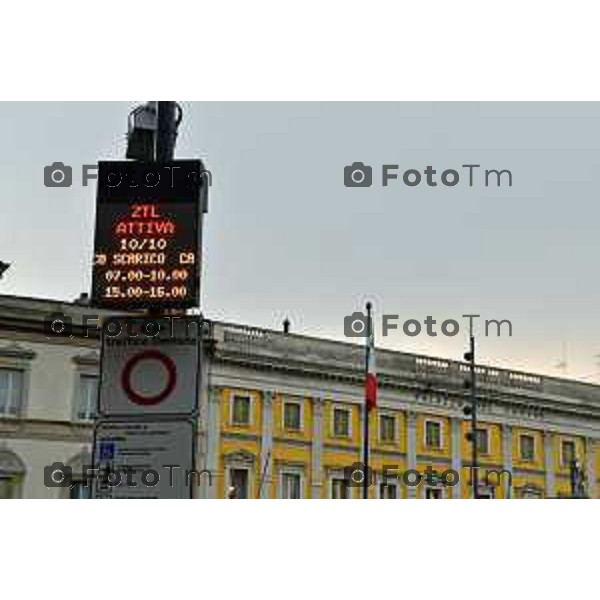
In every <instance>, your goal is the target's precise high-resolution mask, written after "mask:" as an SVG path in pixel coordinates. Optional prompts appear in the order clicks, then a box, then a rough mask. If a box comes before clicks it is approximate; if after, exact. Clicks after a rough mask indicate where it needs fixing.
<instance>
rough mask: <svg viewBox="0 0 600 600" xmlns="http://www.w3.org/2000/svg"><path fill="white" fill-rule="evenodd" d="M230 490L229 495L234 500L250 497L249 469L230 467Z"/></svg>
mask: <svg viewBox="0 0 600 600" xmlns="http://www.w3.org/2000/svg"><path fill="white" fill-rule="evenodd" d="M229 486H230V489H229V492H228V497H229V498H230V499H233V500H245V499H247V498H249V493H250V492H249V487H248V486H249V477H248V469H229Z"/></svg>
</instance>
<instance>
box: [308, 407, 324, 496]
mask: <svg viewBox="0 0 600 600" xmlns="http://www.w3.org/2000/svg"><path fill="white" fill-rule="evenodd" d="M312 406H313V439H312V452H311V468H310V470H311V497H312V498H315V499H319V498H321V491H322V489H323V465H322V461H323V458H322V457H323V412H324V410H325V401H324V400H323V398H315V399H314V400H313V404H312Z"/></svg>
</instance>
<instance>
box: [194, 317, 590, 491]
mask: <svg viewBox="0 0 600 600" xmlns="http://www.w3.org/2000/svg"><path fill="white" fill-rule="evenodd" d="M212 337H213V343H212V352H211V356H210V357H207V362H209V364H210V365H211V366H210V368H209V369H210V371H211V375H210V377H209V378H208V386H207V392H206V399H205V402H204V404H203V406H204V414H205V415H206V419H205V420H204V423H205V427H204V430H203V433H202V437H203V444H202V447H203V448H204V454H203V458H204V462H203V465H204V467H205V468H206V469H208V470H209V471H210V472H211V473H212V474H213V482H212V483H213V484H212V486H210V489H208V488H207V489H205V490H203V495H204V497H212V498H224V497H227V496H228V495H230V496H232V497H244V498H246V497H247V498H323V499H325V498H359V497H362V493H363V490H362V488H361V486H360V485H359V482H357V481H350V480H349V479H348V477H349V475H350V474H351V473H352V472H353V469H356V468H360V465H361V464H362V456H363V448H362V438H363V434H362V432H363V415H364V411H363V403H364V400H363V369H364V367H363V364H362V360H363V356H364V349H363V348H362V347H361V346H359V345H356V344H345V343H340V342H333V341H329V340H321V339H315V338H308V337H304V336H298V335H292V334H289V333H288V334H286V333H283V332H276V331H269V330H259V329H256V328H249V327H240V326H235V325H231V324H225V323H218V324H214V325H213V334H212ZM377 358H378V380H379V400H378V407H377V408H376V409H374V410H373V411H371V413H370V415H369V426H370V430H369V431H370V436H369V437H370V453H369V456H370V459H369V466H370V467H371V469H372V472H371V473H370V483H371V485H370V487H369V497H370V498H385V499H403V498H430V499H443V498H470V497H473V481H474V480H473V479H472V477H471V475H472V472H471V444H470V442H469V441H468V439H467V433H468V432H469V431H470V420H469V419H468V418H467V417H465V415H464V413H463V407H464V406H465V405H466V404H467V403H468V396H467V393H466V392H465V387H464V379H465V376H466V373H467V372H468V367H467V366H466V365H465V364H463V363H460V362H452V361H445V360H440V359H430V358H427V357H423V356H415V355H410V354H404V353H399V352H390V351H379V352H378V354H377ZM242 382H243V384H242ZM477 390H478V405H479V420H478V430H479V431H478V433H477V436H478V442H477V443H478V452H479V458H478V464H479V468H478V477H477V479H478V495H479V497H484V498H556V497H559V498H560V497H565V498H566V497H573V495H576V496H577V495H578V494H583V493H584V494H585V495H586V496H588V497H596V496H597V480H598V474H599V473H600V471H599V468H600V458H599V453H598V452H597V445H598V440H599V439H600V430H599V429H598V426H599V421H598V417H599V416H600V413H599V412H598V407H599V406H600V404H598V402H600V388H598V386H594V385H590V384H584V383H576V382H572V381H568V380H562V379H558V378H548V377H541V376H537V375H533V374H526V373H519V372H513V371H504V370H500V369H488V368H484V367H478V374H477ZM575 460H576V461H577V462H576V463H574V461H575ZM574 465H575V466H574ZM428 472H429V476H428V475H427V473H428ZM349 481H350V484H348V483H349Z"/></svg>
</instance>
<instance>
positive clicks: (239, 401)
mask: <svg viewBox="0 0 600 600" xmlns="http://www.w3.org/2000/svg"><path fill="white" fill-rule="evenodd" d="M231 422H232V423H233V424H234V425H250V396H238V395H235V396H234V397H233V406H232V410H231Z"/></svg>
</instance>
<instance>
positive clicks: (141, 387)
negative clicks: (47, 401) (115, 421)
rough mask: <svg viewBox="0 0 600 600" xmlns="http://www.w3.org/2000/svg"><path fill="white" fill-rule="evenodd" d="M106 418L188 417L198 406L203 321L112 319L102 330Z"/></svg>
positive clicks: (102, 407) (102, 410)
mask: <svg viewBox="0 0 600 600" xmlns="http://www.w3.org/2000/svg"><path fill="white" fill-rule="evenodd" d="M102 344H103V345H102V367H101V377H100V402H99V413H100V415H102V416H111V417H113V416H140V415H144V416H151V415H190V414H192V413H194V412H195V411H196V408H197V405H198V372H199V368H200V365H199V355H200V321H199V319H194V318H190V317H166V318H164V317H161V318H159V319H151V318H144V317H140V318H128V317H118V318H111V319H109V320H108V321H106V322H105V323H104V326H103V328H102Z"/></svg>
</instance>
